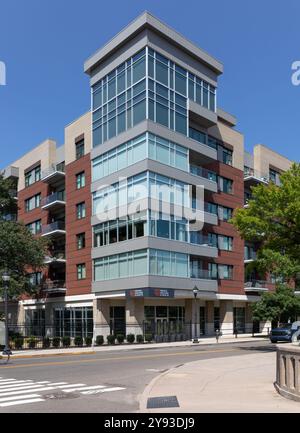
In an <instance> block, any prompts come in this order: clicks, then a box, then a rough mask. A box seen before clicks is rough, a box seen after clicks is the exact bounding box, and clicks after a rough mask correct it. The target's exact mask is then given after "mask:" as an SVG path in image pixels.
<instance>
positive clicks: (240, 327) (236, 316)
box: [233, 308, 246, 333]
mask: <svg viewBox="0 0 300 433" xmlns="http://www.w3.org/2000/svg"><path fill="white" fill-rule="evenodd" d="M233 326H234V329H233V332H234V333H235V332H237V333H245V332H246V310H245V308H234V309H233Z"/></svg>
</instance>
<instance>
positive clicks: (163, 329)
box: [156, 319, 168, 337]
mask: <svg viewBox="0 0 300 433" xmlns="http://www.w3.org/2000/svg"><path fill="white" fill-rule="evenodd" d="M156 335H157V336H158V337H164V336H166V335H168V319H156Z"/></svg>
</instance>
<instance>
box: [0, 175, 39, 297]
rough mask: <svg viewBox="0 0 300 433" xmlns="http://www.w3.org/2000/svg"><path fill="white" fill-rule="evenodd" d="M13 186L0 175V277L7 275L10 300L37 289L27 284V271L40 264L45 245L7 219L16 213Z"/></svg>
mask: <svg viewBox="0 0 300 433" xmlns="http://www.w3.org/2000/svg"><path fill="white" fill-rule="evenodd" d="M13 188H15V185H14V184H13V183H12V182H11V181H10V180H8V179H4V177H3V175H2V174H0V277H1V275H2V274H3V272H5V271H8V272H9V274H10V277H11V279H10V285H9V286H10V288H9V296H10V297H11V298H13V299H15V298H17V297H18V296H20V295H21V294H24V293H28V294H31V295H32V294H33V293H36V292H37V291H38V290H39V288H38V287H37V286H34V285H33V284H31V283H30V280H29V278H28V271H29V270H32V272H36V271H39V270H41V269H42V268H43V266H44V257H45V254H46V251H47V244H46V242H45V240H44V239H43V238H37V237H35V236H34V235H33V234H32V233H31V232H30V230H29V229H28V228H27V227H25V225H24V224H22V223H19V222H15V221H12V220H10V218H8V216H9V214H12V213H16V212H17V204H16V200H15V199H14V197H13V194H12V189H13Z"/></svg>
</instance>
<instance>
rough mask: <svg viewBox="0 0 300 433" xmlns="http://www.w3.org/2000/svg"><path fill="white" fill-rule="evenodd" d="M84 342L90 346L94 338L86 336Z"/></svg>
mask: <svg viewBox="0 0 300 433" xmlns="http://www.w3.org/2000/svg"><path fill="white" fill-rule="evenodd" d="M84 342H85V345H86V346H88V347H90V346H91V345H92V343H93V339H92V337H85V339H84Z"/></svg>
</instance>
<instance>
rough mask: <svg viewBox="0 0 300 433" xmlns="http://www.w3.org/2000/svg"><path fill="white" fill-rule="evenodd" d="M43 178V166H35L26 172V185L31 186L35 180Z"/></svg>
mask: <svg viewBox="0 0 300 433" xmlns="http://www.w3.org/2000/svg"><path fill="white" fill-rule="evenodd" d="M39 180H41V166H40V165H38V166H37V167H35V168H33V169H32V170H30V171H27V172H26V173H25V186H26V187H27V186H30V185H32V184H34V183H35V182H38V181H39Z"/></svg>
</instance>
